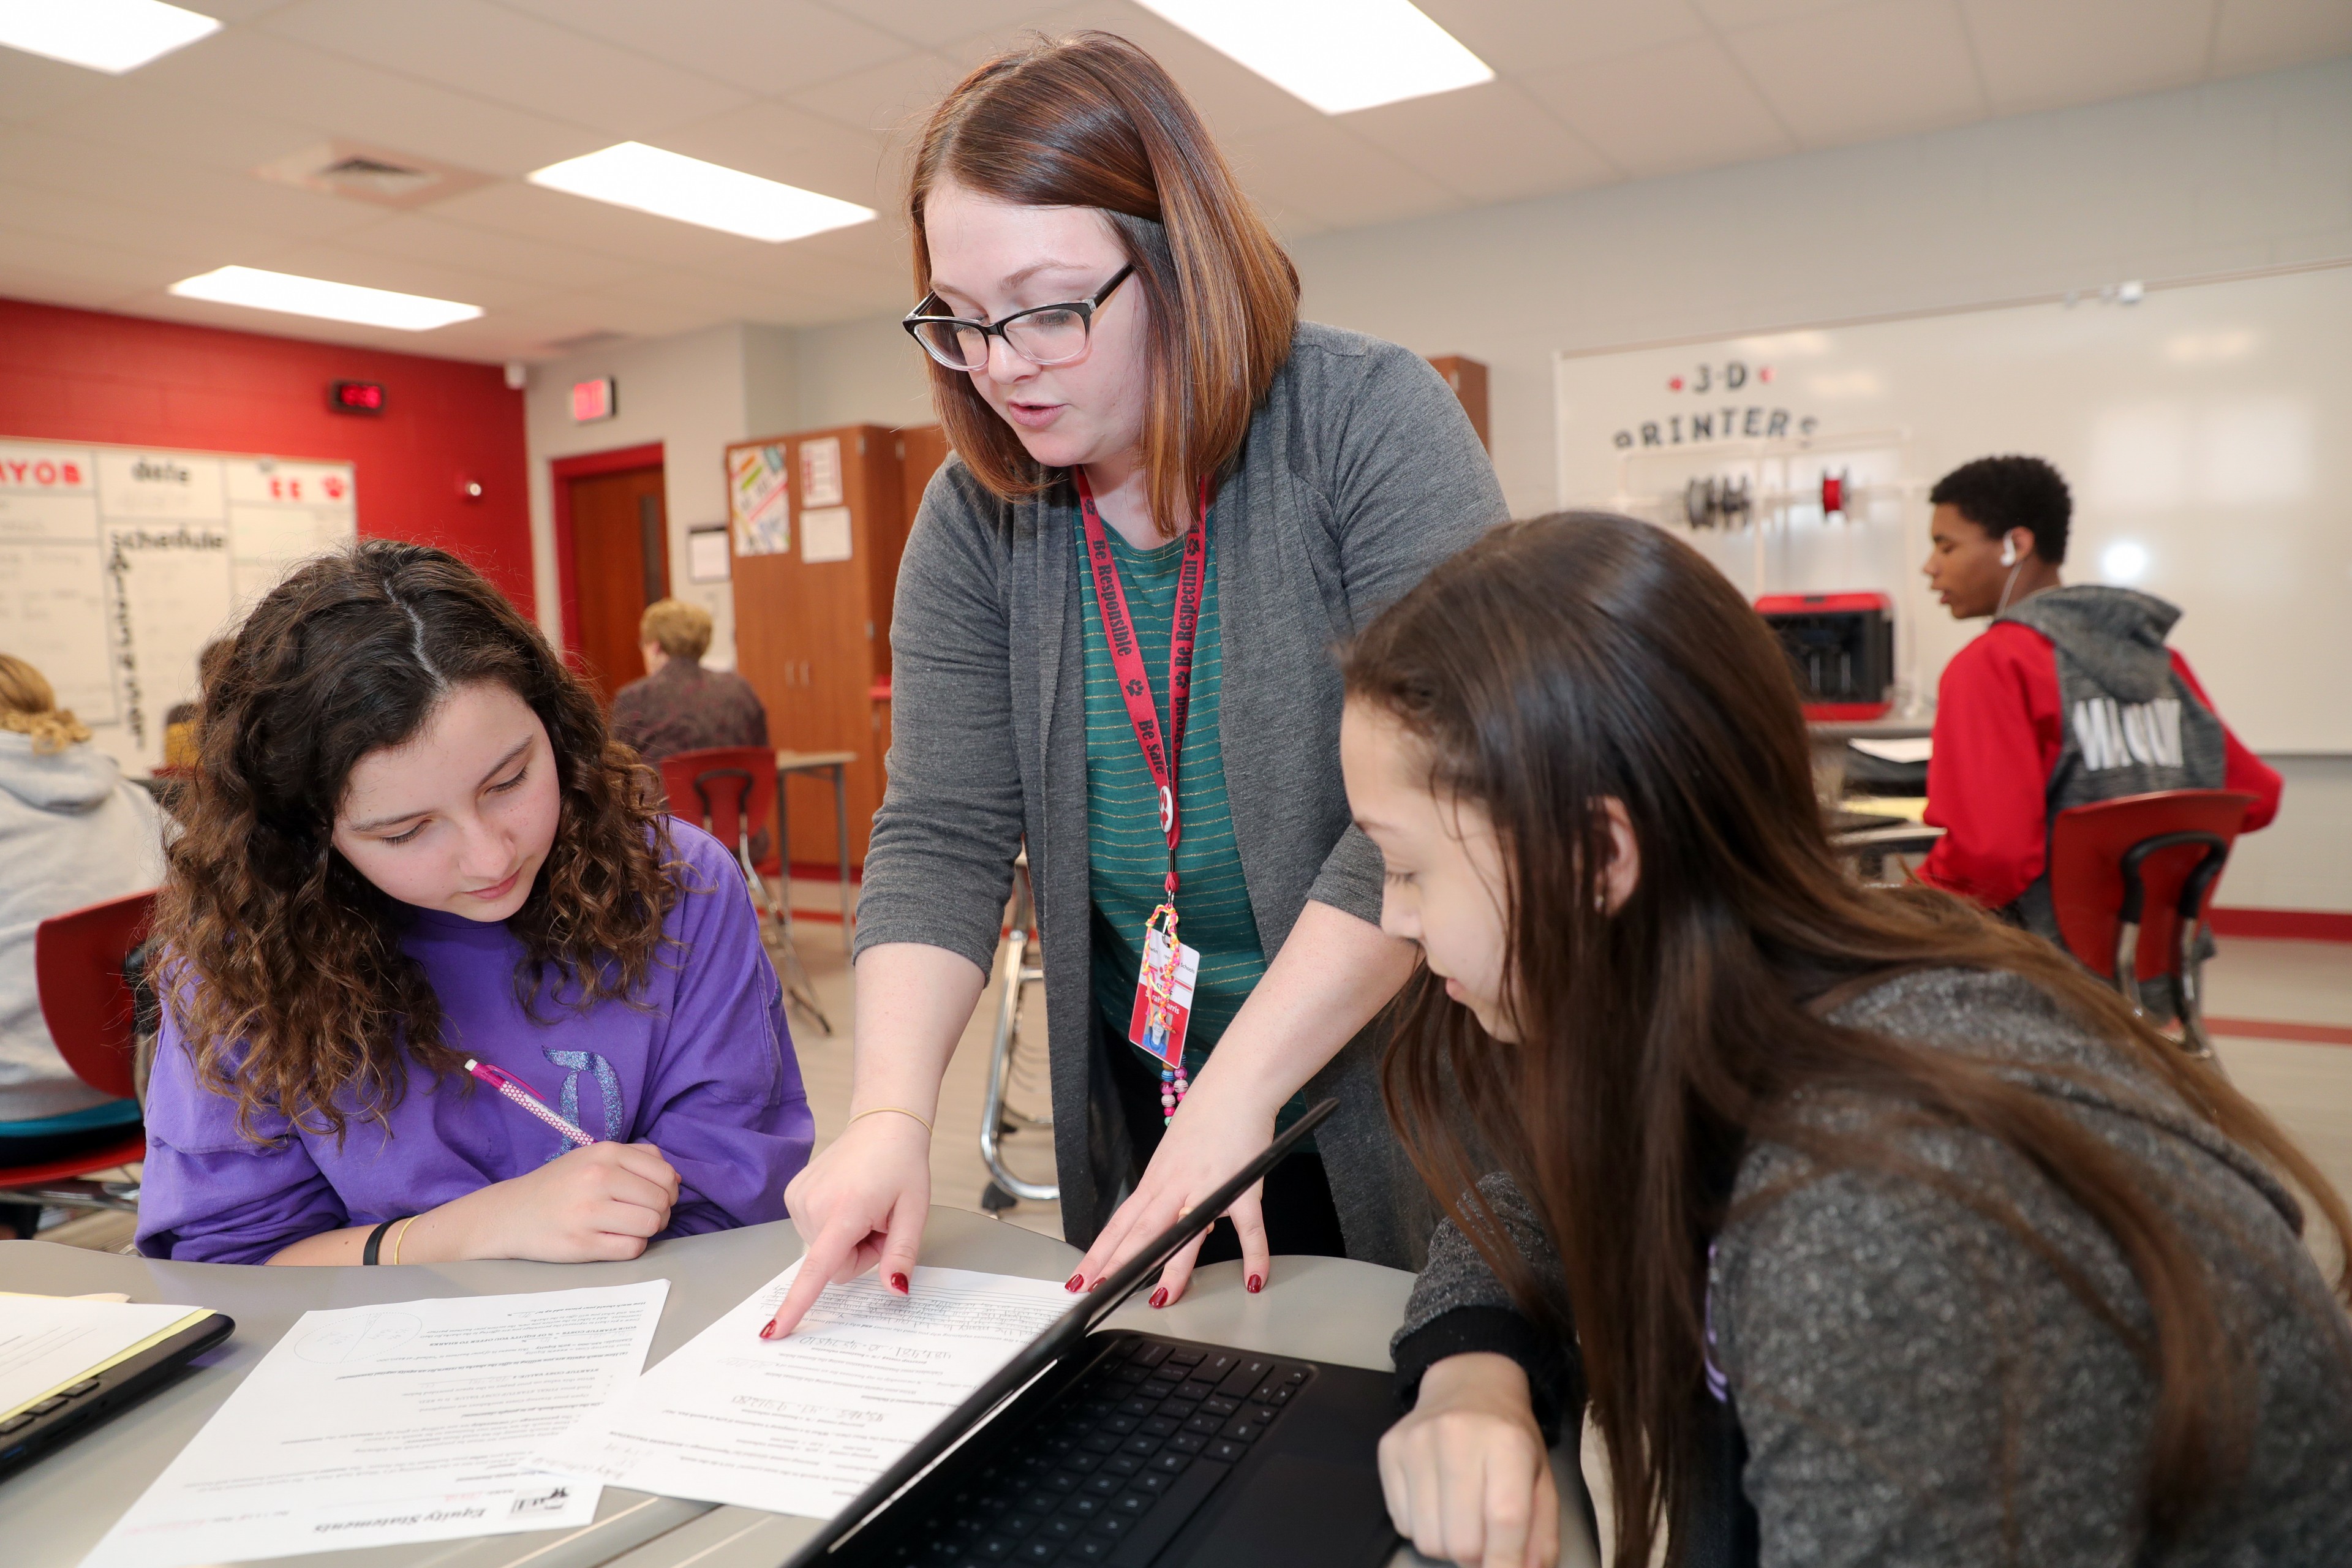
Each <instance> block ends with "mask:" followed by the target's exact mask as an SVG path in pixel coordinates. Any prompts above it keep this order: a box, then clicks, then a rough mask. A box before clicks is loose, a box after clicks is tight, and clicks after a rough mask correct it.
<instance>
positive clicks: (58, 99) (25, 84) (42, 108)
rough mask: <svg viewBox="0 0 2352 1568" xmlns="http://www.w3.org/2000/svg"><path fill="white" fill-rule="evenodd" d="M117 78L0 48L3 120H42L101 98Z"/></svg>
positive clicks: (0, 92) (0, 104)
mask: <svg viewBox="0 0 2352 1568" xmlns="http://www.w3.org/2000/svg"><path fill="white" fill-rule="evenodd" d="M113 80H114V78H112V77H110V76H107V75H106V74H105V73H103V72H101V71H93V70H84V69H82V68H81V67H79V66H69V65H66V64H64V63H63V62H61V61H58V60H45V59H43V58H41V57H40V56H38V55H28V54H26V53H25V52H24V51H23V50H22V49H9V48H0V120H5V121H24V120H39V119H41V118H43V117H44V116H47V115H51V114H55V113H57V112H58V110H62V109H70V108H72V107H73V106H74V105H75V104H77V103H81V102H84V101H86V100H89V99H92V98H96V97H98V96H99V95H100V93H102V92H104V91H105V90H106V89H107V87H108V85H109V84H110V83H111V82H112V81H113Z"/></svg>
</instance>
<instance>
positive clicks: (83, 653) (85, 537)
mask: <svg viewBox="0 0 2352 1568" xmlns="http://www.w3.org/2000/svg"><path fill="white" fill-rule="evenodd" d="M357 524H358V510H357V500H356V489H355V483H354V475H353V473H352V465H351V464H349V463H325V462H302V461H289V460H287V459H284V458H268V457H257V456H255V457H247V456H232V455H227V454H224V453H219V452H182V451H172V450H167V449H163V448H156V447H101V446H96V445H87V444H85V445H69V444H64V443H58V442H44V441H14V440H8V439H5V438H0V651H5V652H7V653H12V654H15V655H16V657H17V658H22V659H25V660H26V661H27V662H29V663H30V664H32V665H33V666H34V667H35V668H38V669H39V670H40V671H41V673H42V674H43V675H45V676H47V678H48V681H49V684H50V685H51V686H53V687H55V688H56V689H57V694H58V706H59V707H61V708H67V709H70V710H72V711H73V712H74V713H75V714H76V715H77V716H78V717H79V718H80V720H81V721H82V722H84V723H85V724H88V725H89V728H90V731H91V737H92V739H93V740H94V741H95V742H97V743H98V745H99V746H100V747H101V748H102V749H103V750H105V751H106V752H109V753H110V754H111V755H112V756H113V757H114V759H115V760H116V761H117V762H119V763H121V764H122V765H123V767H124V769H125V770H126V771H128V772H131V773H145V772H147V771H148V770H149V769H151V768H152V767H153V766H154V765H155V764H156V763H159V762H161V761H162V760H163V715H164V714H165V713H166V712H168V711H169V710H171V708H172V707H173V704H174V703H179V702H184V701H187V700H191V699H193V698H194V696H195V691H196V656H197V654H199V653H200V652H202V651H203V648H204V646H205V643H207V642H209V641H210V640H212V638H214V637H217V636H219V635H220V634H221V633H222V632H224V631H226V630H228V629H229V628H230V627H231V626H234V625H235V624H236V621H237V619H238V617H240V616H242V615H243V614H244V613H245V610H246V609H247V607H248V606H249V605H251V604H252V603H253V601H254V600H255V599H257V598H258V597H260V595H263V594H265V593H267V592H268V590H269V589H270V588H271V587H273V586H274V585H275V584H277V583H278V579H279V578H280V577H282V576H284V575H285V574H286V571H287V569H288V568H289V566H291V565H293V564H294V563H296V562H298V561H300V560H302V559H303V558H304V557H306V556H309V555H311V554H314V553H316V552H319V551H320V550H323V549H327V548H330V547H332V546H334V545H337V544H341V543H346V542H349V541H351V540H352V538H354V537H355V536H356V534H357Z"/></svg>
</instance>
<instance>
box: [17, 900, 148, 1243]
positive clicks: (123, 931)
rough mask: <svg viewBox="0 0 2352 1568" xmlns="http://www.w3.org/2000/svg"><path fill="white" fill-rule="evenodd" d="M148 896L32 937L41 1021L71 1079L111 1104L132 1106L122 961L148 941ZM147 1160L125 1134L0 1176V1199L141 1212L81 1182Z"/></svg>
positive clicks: (133, 1134)
mask: <svg viewBox="0 0 2352 1568" xmlns="http://www.w3.org/2000/svg"><path fill="white" fill-rule="evenodd" d="M154 912H155V895H154V894H153V893H152V891H151V892H145V893H132V894H131V895H130V896H129V897H127V898H121V899H110V900H107V901H106V902H105V903H102V904H91V905H89V907H88V908H86V909H79V910H71V911H69V912H68V913H66V914H62V915H56V916H53V917H51V918H50V919H48V920H45V921H42V922H41V923H40V925H39V926H38V927H37V928H36V929H35V930H34V932H33V978H34V983H35V984H36V985H37V987H38V989H39V993H40V997H41V1019H42V1021H43V1022H44V1023H46V1024H47V1025H48V1026H49V1037H50V1039H52V1040H54V1041H55V1042H56V1043H57V1047H58V1055H59V1056H61V1057H63V1058H65V1059H66V1065H67V1066H68V1067H69V1068H73V1071H74V1076H75V1077H76V1078H78V1079H81V1081H82V1082H84V1083H86V1084H88V1085H89V1087H90V1088H92V1089H98V1090H99V1091H100V1092H101V1093H104V1094H108V1095H111V1096H113V1097H114V1098H115V1099H117V1100H130V1099H132V1098H135V1097H136V1096H137V1095H138V1093H139V1090H140V1089H142V1087H143V1086H142V1084H141V1083H140V1082H139V1074H138V1061H137V1050H138V1041H137V1030H136V1027H135V1023H136V1020H135V1017H134V1013H133V1008H132V1005H131V984H130V982H129V981H128V980H126V979H125V978H124V976H123V973H122V961H123V959H124V958H125V957H126V956H128V955H129V953H130V952H131V949H132V948H134V947H137V946H138V945H139V943H140V942H142V940H143V939H144V938H145V936H146V934H147V926H148V923H149V921H151V920H152V918H153V915H154ZM146 1157H147V1134H146V1133H145V1131H130V1132H125V1133H123V1134H122V1135H121V1136H120V1137H118V1138H110V1139H108V1140H107V1141H106V1142H103V1143H101V1144H100V1145H99V1146H97V1147H95V1148H92V1149H89V1150H87V1151H85V1152H81V1153H78V1154H71V1155H68V1156H66V1157H64V1158H62V1159H57V1160H47V1161H43V1162H41V1163H37V1164H31V1165H11V1166H0V1197H5V1198H7V1199H11V1200H13V1201H16V1202H19V1203H28V1204H30V1203H37V1204H54V1205H61V1206H65V1207H70V1208H104V1209H127V1210H131V1211H133V1212H136V1210H137V1209H138V1207H139V1189H138V1187H137V1185H136V1184H124V1183H110V1182H96V1181H90V1180H87V1179H85V1178H87V1177H89V1175H90V1174H91V1173H93V1172H97V1171H106V1170H111V1169H113V1168H114V1167H115V1166H117V1165H129V1164H135V1163H138V1162H139V1161H141V1160H143V1159H145V1158H146Z"/></svg>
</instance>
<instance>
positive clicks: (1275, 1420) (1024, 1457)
mask: <svg viewBox="0 0 2352 1568" xmlns="http://www.w3.org/2000/svg"><path fill="white" fill-rule="evenodd" d="M1337 1105H1338V1102H1337V1101H1336V1100H1325V1101H1324V1102H1323V1103H1321V1104H1320V1105H1318V1106H1316V1107H1315V1108H1314V1109H1313V1110H1309V1111H1308V1112H1307V1114H1306V1115H1305V1116H1304V1117H1302V1118H1300V1119H1299V1121H1297V1123H1296V1124H1295V1125H1294V1126H1292V1127H1291V1129H1290V1130H1289V1131H1286V1132H1285V1133H1284V1134H1283V1135H1282V1136H1281V1137H1279V1138H1277V1139H1276V1140H1275V1141H1274V1142H1273V1143H1272V1144H1271V1145H1269V1146H1268V1147H1267V1149H1266V1150H1265V1152H1264V1153H1262V1154H1260V1155H1259V1156H1258V1157H1257V1158H1256V1159H1255V1160H1253V1161H1251V1162H1250V1163H1249V1165H1248V1166H1247V1168H1245V1169H1244V1171H1243V1172H1242V1173H1240V1174H1239V1175H1237V1176H1235V1177H1234V1179H1233V1180H1232V1181H1230V1182H1227V1183H1226V1184H1224V1185H1223V1187H1221V1188H1219V1189H1218V1190H1217V1191H1216V1193H1215V1194H1213V1195H1212V1196H1210V1197H1208V1198H1206V1199H1204V1200H1202V1203H1201V1205H1199V1206H1198V1207H1197V1208H1195V1209H1193V1210H1192V1214H1191V1215H1189V1216H1188V1217H1186V1218H1185V1219H1184V1220H1182V1221H1180V1222H1179V1223H1178V1224H1176V1225H1175V1226H1171V1227H1170V1228H1169V1229H1168V1230H1166V1231H1164V1232H1162V1233H1161V1234H1160V1237H1159V1239H1157V1240H1156V1241H1154V1242H1152V1243H1151V1244H1150V1246H1149V1247H1145V1248H1144V1249H1143V1250H1142V1251H1141V1252H1139V1253H1138V1254H1136V1255H1135V1257H1134V1258H1131V1259H1130V1260H1129V1262H1128V1264H1127V1265H1126V1267H1124V1268H1119V1269H1118V1270H1116V1271H1115V1272H1113V1273H1112V1274H1111V1275H1110V1276H1108V1278H1107V1279H1104V1280H1103V1282H1102V1284H1101V1286H1100V1287H1099V1288H1098V1289H1095V1290H1093V1291H1091V1292H1089V1293H1088V1294H1087V1297H1086V1298H1085V1299H1084V1300H1083V1301H1082V1302H1081V1303H1080V1304H1079V1305H1077V1306H1076V1307H1073V1308H1072V1309H1071V1310H1069V1312H1067V1313H1066V1314H1065V1315H1064V1316H1063V1317H1062V1318H1061V1319H1060V1320H1059V1321H1056V1322H1055V1325H1054V1326H1053V1327H1052V1328H1050V1329H1048V1330H1046V1331H1045V1333H1043V1334H1041V1335H1039V1336H1038V1337H1037V1339H1036V1340H1035V1341H1034V1342H1032V1343H1031V1344H1030V1346H1029V1347H1028V1348H1027V1349H1026V1350H1024V1351H1023V1352H1021V1353H1020V1354H1019V1355H1017V1356H1015V1357H1013V1360H1012V1361H1011V1362H1010V1363H1007V1364H1006V1365H1005V1367H1004V1369H1003V1371H1001V1372H999V1373H997V1374H996V1375H995V1376H994V1377H992V1378H991V1379H989V1380H988V1382H987V1383H985V1384H982V1386H981V1387H980V1389H979V1390H978V1391H977V1392H975V1393H974V1394H972V1396H971V1398H970V1399H967V1400H965V1401H964V1402H963V1404H962V1405H960V1406H958V1407H957V1409H956V1410H955V1412H954V1414H952V1415H950V1416H948V1418H947V1419H946V1420H944V1421H942V1422H940V1425H939V1426H937V1427H935V1428H934V1429H933V1430H932V1432H931V1434H930V1435H929V1436H927V1437H925V1438H924V1439H923V1440H922V1441H921V1442H919V1443H917V1444H916V1445H915V1446H914V1447H913V1448H911V1449H909V1450H908V1453H907V1454H906V1455H905V1456H904V1457H903V1458H900V1459H899V1460H898V1463H897V1464H895V1465H893V1466H891V1467H890V1468H889V1469H887V1471H885V1472H884V1473H883V1475H882V1477H881V1479H878V1480H877V1481H876V1482H875V1483H874V1484H873V1485H872V1486H870V1487H868V1488H867V1489H866V1491H865V1492H864V1493H863V1494H862V1495H860V1496H859V1497H858V1499H857V1500H856V1501H855V1502H852V1503H851V1504H850V1505H849V1507H848V1508H846V1509H845V1510H843V1511H842V1513H841V1514H840V1516H839V1517H837V1518H835V1520H833V1521H831V1522H830V1523H829V1524H827V1525H826V1526H825V1528H824V1529H823V1530H821V1531H818V1532H817V1534H816V1535H815V1537H814V1538H813V1539H812V1540H810V1541H809V1542H807V1544H805V1545H804V1546H803V1547H802V1548H801V1550H800V1551H798V1552H794V1553H793V1556H792V1557H791V1559H790V1560H789V1561H788V1562H787V1563H786V1564H784V1568H816V1565H818V1564H824V1565H827V1568H831V1565H835V1564H839V1565H841V1568H850V1565H853V1564H855V1565H858V1568H866V1565H876V1568H879V1565H882V1564H890V1565H892V1568H900V1565H922V1568H995V1565H997V1564H1000V1563H1060V1564H1072V1565H1075V1564H1082V1563H1105V1564H1108V1565H1109V1568H1147V1565H1148V1564H1162V1565H1166V1564H1176V1563H1213V1564H1216V1565H1217V1568H1258V1565H1260V1564H1264V1565H1266V1568H1272V1565H1274V1564H1283V1565H1285V1568H1308V1565H1311V1568H1325V1565H1328V1568H1358V1565H1363V1568H1370V1565H1372V1564H1377V1563H1384V1562H1386V1561H1387V1560H1388V1558H1389V1556H1390V1555H1391V1552H1393V1551H1394V1550H1395V1547H1396V1542H1397V1537H1396V1532H1395V1531H1393V1530H1392V1529H1391V1527H1390V1524H1389V1515H1388V1508H1387V1505H1386V1504H1385V1503H1384V1502H1383V1500H1382V1499H1381V1482H1380V1471H1379V1468H1378V1463H1377V1459H1376V1458H1375V1450H1376V1448H1377V1447H1378V1445H1379V1442H1380V1437H1381V1433H1382V1432H1383V1431H1385V1430H1387V1428H1388V1426H1390V1424H1391V1422H1393V1421H1394V1420H1395V1419H1396V1406H1395V1400H1394V1395H1393V1394H1392V1393H1391V1379H1390V1376H1389V1374H1388V1373H1381V1372H1368V1371H1366V1370H1364V1369H1363V1368H1361V1367H1352V1366H1332V1365H1329V1364H1328V1363H1323V1362H1317V1361H1307V1360H1305V1359H1302V1358H1298V1357H1292V1356H1270V1355H1263V1354H1260V1353H1258V1352H1254V1351H1242V1350H1235V1349H1234V1348H1232V1347H1231V1346H1228V1345H1212V1344H1200V1343H1195V1342H1192V1341H1188V1340H1174V1339H1166V1338H1162V1337H1161V1336H1160V1335H1157V1334H1139V1333H1133V1332H1129V1331H1108V1332H1096V1331H1095V1325H1096V1324H1097V1323H1099V1322H1101V1321H1102V1320H1103V1319H1105V1318H1107V1317H1108V1316H1109V1315H1110V1313H1111V1312H1112V1311H1113V1310H1116V1309H1117V1308H1118V1305H1119V1303H1121V1302H1122V1301H1125V1300H1127V1299H1128V1298H1129V1296H1132V1295H1133V1294H1134V1293H1135V1292H1136V1291H1137V1290H1138V1289H1141V1288H1142V1287H1143V1286H1144V1285H1145V1284H1146V1283H1147V1282H1148V1281H1149V1280H1150V1279H1151V1278H1152V1277H1153V1276H1154V1275H1156V1274H1157V1273H1158V1272H1159V1270H1160V1266H1161V1265H1162V1264H1164V1263H1166V1262H1167V1261H1168V1259H1169V1258H1171V1257H1173V1256H1175V1254H1176V1252H1177V1250H1178V1249H1179V1248H1180V1247H1183V1245H1184V1244H1185V1243H1186V1242H1188V1241H1190V1240H1192V1237H1195V1236H1197V1235H1199V1234H1200V1233H1201V1232H1202V1231H1203V1230H1206V1229H1207V1228H1208V1227H1209V1226H1211V1225H1213V1224H1214V1223H1215V1221H1216V1218H1217V1216H1218V1215H1221V1214H1223V1212H1224V1211H1225V1207H1226V1205H1229V1204H1231V1203H1232V1202H1233V1201H1234V1198H1236V1197H1238V1196H1240V1195H1241V1194H1242V1193H1243V1192H1244V1190H1246V1189H1247V1188H1248V1186H1249V1185H1250V1184H1251V1183H1253V1182H1255V1181H1256V1180H1258V1178H1260V1177H1261V1176H1263V1175H1265V1173H1266V1172H1267V1171H1269V1170H1271V1169H1273V1167H1274V1164H1275V1162H1276V1161H1277V1160H1279V1159H1281V1158H1282V1157H1283V1156H1284V1155H1285V1154H1286V1153H1288V1152H1290V1151H1291V1149H1292V1147H1293V1146H1295V1145H1296V1144H1297V1142H1298V1141H1299V1140H1300V1139H1301V1138H1304V1137H1305V1136H1306V1135H1307V1133H1308V1132H1310V1131H1313V1130H1314V1129H1315V1127H1316V1125H1317V1124H1318V1123H1319V1122H1320V1121H1323V1120H1324V1119H1325V1118H1326V1117H1328V1116H1329V1115H1330V1114H1331V1112H1332V1110H1334V1109H1336V1108H1337Z"/></svg>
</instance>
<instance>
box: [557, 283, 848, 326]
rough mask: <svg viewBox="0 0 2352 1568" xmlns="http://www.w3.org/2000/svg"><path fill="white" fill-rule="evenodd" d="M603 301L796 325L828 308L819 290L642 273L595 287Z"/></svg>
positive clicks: (718, 318) (725, 318) (721, 318)
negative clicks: (613, 284)
mask: <svg viewBox="0 0 2352 1568" xmlns="http://www.w3.org/2000/svg"><path fill="white" fill-rule="evenodd" d="M594 293H595V296H596V297H597V298H598V299H603V300H625V301H626V302H627V303H628V304H629V305H630V306H631V307H632V308H635V307H639V306H645V307H651V308H654V309H657V310H694V311H699V312H701V313H702V314H704V315H706V316H708V317H709V319H710V320H712V321H765V322H768V323H770V324H772V325H780V326H798V325H800V324H802V323H803V322H806V321H814V320H816V319H817V318H818V317H820V316H823V315H824V314H825V313H826V311H827V310H830V309H831V308H832V306H831V301H829V300H826V299H824V297H823V296H822V295H817V294H810V293H804V292H803V291H801V290H799V289H790V288H765V289H763V288H758V287H754V286H753V285H751V284H748V283H736V282H730V281H728V280H726V279H718V278H686V277H677V276H671V277H663V278H643V279H636V280H635V281H633V282H629V283H624V284H621V285H618V286H616V287H614V288H611V289H596V290H594Z"/></svg>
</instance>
